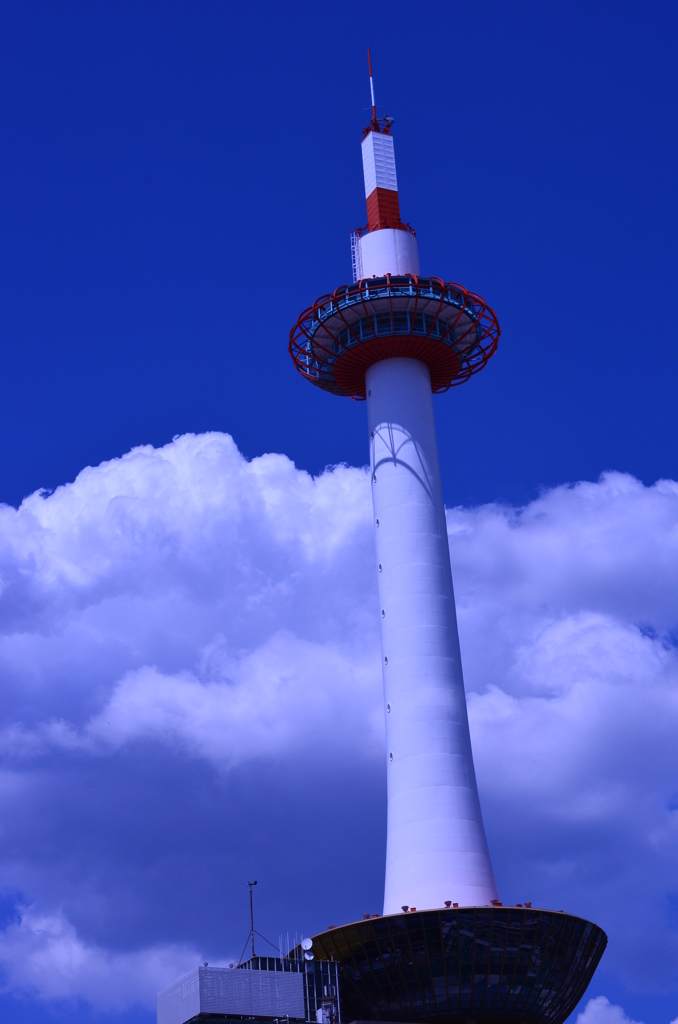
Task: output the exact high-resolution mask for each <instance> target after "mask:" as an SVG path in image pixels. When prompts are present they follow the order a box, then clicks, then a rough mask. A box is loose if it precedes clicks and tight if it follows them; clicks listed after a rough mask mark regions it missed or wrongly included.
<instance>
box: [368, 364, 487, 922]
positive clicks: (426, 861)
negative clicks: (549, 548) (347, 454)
mask: <svg viewBox="0 0 678 1024" xmlns="http://www.w3.org/2000/svg"><path fill="white" fill-rule="evenodd" d="M366 386H367V411H368V421H369V430H370V452H371V467H372V498H373V503H374V517H375V525H376V541H377V560H378V563H379V596H380V602H381V609H382V613H381V628H382V667H383V678H384V699H385V704H386V736H387V755H386V756H387V775H388V783H387V787H388V833H387V847H386V885H385V894H384V913H385V914H392V913H400V911H401V907H402V906H408V907H416V908H417V910H424V909H427V908H432V907H441V906H443V904H444V902H445V900H451V901H452V902H455V903H459V904H460V905H478V904H488V903H489V902H490V901H491V900H493V899H496V898H497V889H496V885H495V881H494V875H493V872H492V865H491V863H490V856H489V852H488V848H487V841H486V838H485V830H484V828H483V821H482V816H481V812H480V802H479V799H478V790H477V786H476V779H475V772H474V768H473V757H472V753H471V740H470V735H469V728H468V716H467V712H466V697H465V693H464V680H463V675H462V668H461V656H460V651H459V637H458V633H457V619H456V610H455V605H454V592H453V589H452V572H451V568H450V554H449V546H448V540H447V529H446V525H445V511H444V506H443V498H442V488H441V483H440V467H439V463H438V448H437V443H436V434H435V423H434V418H433V402H432V395H431V380H430V375H429V370H428V367H426V366H425V365H424V364H423V363H421V362H419V361H417V360H414V359H386V360H383V361H382V362H379V363H376V364H375V365H374V366H371V367H370V368H369V369H368V371H367V375H366Z"/></svg>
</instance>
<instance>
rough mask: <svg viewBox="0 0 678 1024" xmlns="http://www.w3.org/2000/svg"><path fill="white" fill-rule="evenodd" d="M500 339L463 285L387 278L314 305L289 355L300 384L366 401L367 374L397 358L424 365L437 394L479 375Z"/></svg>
mask: <svg viewBox="0 0 678 1024" xmlns="http://www.w3.org/2000/svg"><path fill="white" fill-rule="evenodd" d="M500 333H501V332H500V328H499V323H498V321H497V316H496V313H495V312H494V310H493V309H491V308H490V307H489V306H488V305H487V304H486V303H485V301H484V300H483V299H482V298H481V297H480V296H479V295H476V294H474V293H473V292H469V291H467V290H466V288H463V287H462V286H461V285H459V284H452V283H447V284H446V283H445V282H444V281H441V280H440V278H437V277H430V278H429V277H417V276H415V275H409V276H405V277H395V276H393V275H390V274H387V275H386V276H385V277H377V278H368V279H366V280H362V281H357V282H355V284H352V285H342V286H341V287H340V288H337V289H336V291H334V292H333V293H332V294H331V295H323V296H322V297H321V298H320V299H317V300H316V302H314V303H313V305H312V306H311V307H310V308H309V309H306V310H304V312H303V313H302V314H301V316H300V317H299V319H298V320H297V322H296V324H295V325H294V327H293V328H292V330H291V331H290V344H289V351H290V355H291V356H292V359H293V360H294V364H295V366H296V368H297V370H299V372H300V373H301V374H302V376H304V377H306V379H307V380H310V381H311V383H312V384H315V385H317V387H320V388H323V389H324V390H325V391H330V392H332V393H333V394H335V395H345V396H350V397H351V398H355V399H362V398H365V371H366V370H367V369H368V367H370V366H372V364H373V363H376V362H379V361H380V360H381V359H390V358H393V357H395V356H403V357H406V358H409V359H418V360H420V361H421V362H423V363H426V365H427V366H428V368H429V370H430V373H431V389H432V391H433V392H434V393H436V394H437V393H439V392H441V391H447V390H448V389H449V388H451V387H454V386H456V385H458V384H463V383H464V382H465V381H467V380H468V379H469V377H471V375H472V374H474V373H478V371H479V370H482V368H483V367H484V366H485V365H486V363H487V361H488V359H490V358H491V356H493V355H494V353H495V351H496V349H497V342H498V340H499V335H500Z"/></svg>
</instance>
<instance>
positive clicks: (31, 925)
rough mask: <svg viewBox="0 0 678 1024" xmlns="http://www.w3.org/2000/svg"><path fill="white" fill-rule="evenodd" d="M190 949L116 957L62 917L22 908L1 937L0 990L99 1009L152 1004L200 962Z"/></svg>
mask: <svg viewBox="0 0 678 1024" xmlns="http://www.w3.org/2000/svg"><path fill="white" fill-rule="evenodd" d="M199 962H200V961H199V958H198V954H197V953H196V952H194V951H193V950H190V949H188V948H186V947H177V946H158V947H151V948H148V949H144V950H141V951H140V952H131V953H116V952H111V951H109V950H106V949H102V948H101V947H97V946H93V945H88V944H87V943H84V942H83V941H82V940H81V939H80V938H79V937H78V935H77V934H76V931H75V929H74V928H73V926H72V925H71V924H70V923H69V922H68V921H67V920H66V919H65V918H64V917H63V915H62V914H51V915H48V914H40V913H38V912H37V911H36V910H35V909H34V908H31V907H24V908H21V914H20V919H19V920H18V921H17V922H15V923H13V924H11V925H9V927H8V928H6V929H5V930H4V931H3V932H1V933H0V963H2V968H3V973H4V975H5V978H4V984H3V985H2V987H0V991H5V992H7V991H13V992H16V991H22V992H26V993H29V994H31V995H37V996H38V998H40V999H48V1000H71V999H76V998H77V999H84V1000H86V1001H87V1002H88V1003H89V1004H90V1005H91V1006H93V1007H94V1008H95V1009H98V1010H108V1011H111V1010H122V1009H125V1008H127V1007H129V1006H131V1005H134V1004H141V1005H146V1006H153V1005H154V1003H155V998H154V995H153V994H154V993H155V992H158V991H161V990H162V989H163V988H165V987H166V986H167V985H168V984H170V982H172V981H174V980H175V979H176V978H177V977H181V975H182V974H186V973H187V972H188V971H190V970H192V969H193V968H194V967H196V966H197V964H198V963H199Z"/></svg>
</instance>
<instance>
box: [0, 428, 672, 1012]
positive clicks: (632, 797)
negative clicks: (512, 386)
mask: <svg viewBox="0 0 678 1024" xmlns="http://www.w3.org/2000/svg"><path fill="white" fill-rule="evenodd" d="M448 527H449V533H450V546H451V555H452V563H453V572H454V578H455V587H456V592H457V602H458V613H459V622H460V633H461V640H462V653H463V657H464V665H465V674H466V682H467V691H468V695H469V710H470V717H471V728H472V736H473V743H474V751H475V757H476V763H477V770H478V777H479V784H480V789H481V799H482V802H483V809H484V814H485V819H486V824H487V829H488V836H489V840H490V847H491V852H492V855H493V860H494V862H495V867H496V870H497V875H498V881H499V885H500V890H501V892H502V895H503V897H504V899H505V901H506V902H518V901H522V900H525V899H532V901H533V902H534V903H535V904H540V905H545V906H551V907H554V908H555V909H560V908H561V907H562V908H564V909H567V910H570V911H573V912H576V913H581V914H584V915H586V916H589V917H591V918H593V919H594V920H596V921H597V922H598V923H599V924H601V925H602V926H603V927H604V928H605V929H606V931H607V932H608V934H609V936H610V947H609V949H608V952H607V953H606V955H605V960H604V963H605V964H606V967H607V969H609V970H614V971H617V972H619V974H620V976H622V977H623V979H624V981H625V982H626V983H627V984H631V985H633V986H636V987H638V988H641V989H642V988H648V989H651V988H656V987H663V988H667V987H669V986H671V985H672V984H674V983H675V978H674V971H675V968H674V964H675V962H676V952H677V951H678V950H677V943H676V937H677V930H676V926H677V923H678V920H677V914H676V912H677V909H678V883H676V878H678V873H677V870H676V869H677V867H678V845H677V843H676V840H677V838H678V743H676V735H678V658H677V652H676V637H677V636H678V604H677V603H676V579H678V485H676V484H675V483H673V482H670V481H660V482H659V483H657V484H655V485H654V486H653V487H644V486H643V485H642V484H641V483H639V482H638V481H636V480H634V479H633V478H631V477H628V476H625V475H622V474H616V473H610V474H606V475H605V476H603V477H602V478H601V479H600V480H599V481H598V482H597V483H579V484H576V485H574V486H568V487H559V488H556V489H554V490H551V491H549V492H547V493H545V494H543V495H542V496H541V497H539V498H538V499H537V500H535V501H534V502H532V503H531V504H530V505H528V506H527V507H525V508H523V509H511V508H506V507H502V506H498V505H490V506H484V507H481V508H476V509H453V510H450V511H449V513H448ZM376 608H377V601H376V580H375V566H374V550H373V539H372V523H371V508H370V493H369V481H368V477H367V474H366V472H365V471H364V470H362V469H354V468H350V467H345V466H340V467H335V468H333V469H330V470H328V471H327V472H325V473H324V474H322V475H321V476H319V477H318V478H315V479H314V478H311V477H310V476H309V475H308V474H306V473H303V472H301V471H299V470H297V469H296V468H295V467H294V466H293V464H292V463H291V462H290V461H289V460H288V459H287V458H285V457H284V456H281V455H267V456H263V457H261V458H259V459H254V460H252V461H250V462H248V461H246V460H245V459H244V458H243V457H242V456H241V455H240V454H239V452H238V450H237V448H236V446H235V444H234V442H233V441H232V439H231V438H230V437H228V436H225V435H222V434H206V435H201V436H197V437H196V436H192V435H187V436H184V437H180V438H177V439H175V440H174V441H173V442H172V444H170V445H167V446H165V447H164V448H161V449H153V448H150V447H144V448H138V449H135V450H134V451H132V452H130V453H129V454H128V455H126V456H124V457H123V458H121V459H115V460H112V461H111V462H108V463H104V464H102V465H101V466H98V467H96V468H89V469H86V470H84V471H83V472H82V473H81V474H80V475H79V476H78V478H77V480H76V481H75V482H74V483H72V484H70V485H67V486H64V487H61V488H59V489H58V490H56V491H55V492H54V493H52V494H46V493H39V494H35V495H32V496H31V497H30V498H28V499H26V501H24V503H23V504H22V506H21V507H20V508H19V509H18V510H16V509H12V508H8V507H2V508H0V678H1V679H2V694H3V699H2V706H1V709H0V758H1V763H0V821H2V829H1V830H0V888H1V889H2V892H3V893H4V897H5V898H4V904H3V905H5V906H6V914H5V926H4V930H2V931H1V932H0V969H1V970H2V974H3V985H4V989H5V991H29V992H31V993H33V994H34V995H36V996H38V997H39V998H44V999H63V998H69V997H73V998H76V997H77V998H81V999H85V1000H87V1001H88V1002H89V1003H91V1005H92V1006H94V1007H96V1008H98V1009H111V1010H114V1009H120V1008H122V1007H124V1006H128V1005H132V1004H134V1003H137V1002H138V1003H141V1004H143V1005H151V1004H152V1002H153V999H154V995H155V992H156V991H157V989H158V988H161V987H162V986H163V985H164V984H166V983H167V982H169V981H170V980H172V979H173V978H174V977H175V976H176V975H177V974H180V973H182V972H183V971H184V970H186V969H188V968H190V967H192V966H194V964H195V963H197V962H198V960H199V959H202V957H203V955H205V954H208V953H209V952H210V951H211V953H212V955H211V956H209V959H210V960H211V962H214V960H215V959H218V958H219V957H224V958H228V957H232V956H238V955H239V953H240V949H239V946H240V945H242V940H243V938H244V936H242V937H241V936H240V931H242V928H241V927H240V924H238V926H237V927H236V925H235V924H234V925H233V927H231V924H230V923H229V922H230V921H231V919H232V918H234V919H235V917H237V914H238V913H239V911H237V907H236V905H235V901H236V900H237V899H239V898H240V896H239V895H238V894H239V892H240V888H242V880H243V879H244V878H245V877H246V876H248V874H249V871H250V870H255V867H256V870H260V871H261V872H262V878H263V877H266V878H267V879H268V880H269V882H268V885H269V889H268V891H269V893H270V894H271V895H270V898H269V905H268V910H263V907H262V913H264V915H266V914H268V915H269V916H268V918H267V917H265V916H264V922H265V927H266V928H267V929H269V937H272V938H273V939H275V940H276V941H277V939H278V935H279V933H280V931H281V930H284V928H285V926H286V923H289V922H290V921H291V920H292V922H293V927H297V924H298V926H299V927H300V928H304V929H306V931H307V932H312V931H314V930H316V929H317V928H321V927H325V926H326V924H327V920H326V918H327V919H334V920H335V923H339V921H340V920H342V919H348V918H350V917H353V916H356V915H357V914H359V913H360V912H362V910H363V903H367V901H368V900H369V901H371V902H370V904H368V906H369V907H370V908H371V909H373V910H379V909H381V908H380V905H379V900H380V898H381V892H380V886H381V872H382V870H383V846H382V844H383V834H384V822H383V816H384V807H383V786H384V750H383V723H382V699H381V680H380V666H379V639H378V622H377V618H376V614H375V609H376ZM356 835H360V837H361V843H360V856H359V857H357V855H356V844H355V837H356ZM320 850H322V852H323V856H322V857H320V858H319V857H318V852H319V851H320ZM320 865H323V867H322V868H321V867H320ZM323 871H324V872H325V873H326V874H327V873H328V872H329V876H330V877H329V878H327V879H326V880H325V882H323V881H322V875H323ZM309 873H311V876H312V877H313V879H314V884H313V885H310V886H309V884H308V877H309ZM330 882H331V884H329V883H330ZM210 887H211V888H210ZM330 890H331V892H330ZM208 891H209V892H211V893H212V894H213V898H212V899H207V898H206V892H208ZM274 892H275V896H274V895H273V893H274ZM214 894H216V895H214ZM263 894H264V890H263V889H262V896H263ZM215 907H217V908H218V911H215ZM294 914H296V915H297V916H296V917H294V916H293V915H294ZM330 915H331V916H330ZM238 920H239V919H238ZM243 922H244V918H243ZM246 927H247V924H246V922H245V931H246ZM263 927H264V926H263V925H262V928H263ZM238 929H240V930H238ZM601 1000H602V1001H601ZM615 1014H617V1016H615ZM620 1014H621V1016H620ZM612 1017H614V1021H613V1020H612ZM598 1021H600V1022H602V1024H608V1021H609V1024H624V1021H625V1018H624V1016H623V1011H622V1010H621V1009H620V1008H619V1007H614V1006H612V1005H611V1004H609V1003H608V1002H607V1000H605V999H604V998H603V997H598V998H597V999H593V1000H590V1001H589V1003H588V1004H587V1006H586V1008H585V1010H584V1011H583V1012H582V1013H581V1014H580V1019H579V1024H598Z"/></svg>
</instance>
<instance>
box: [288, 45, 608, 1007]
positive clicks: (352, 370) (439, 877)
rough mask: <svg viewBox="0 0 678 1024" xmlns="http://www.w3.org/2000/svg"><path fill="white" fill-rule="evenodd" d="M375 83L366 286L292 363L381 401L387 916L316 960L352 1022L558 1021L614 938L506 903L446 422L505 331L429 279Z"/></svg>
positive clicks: (362, 276) (331, 315)
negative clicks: (471, 706) (473, 688)
mask: <svg viewBox="0 0 678 1024" xmlns="http://www.w3.org/2000/svg"><path fill="white" fill-rule="evenodd" d="M368 59H369V51H368ZM369 71H370V89H371V98H372V118H371V120H370V122H369V124H368V125H367V127H366V128H365V129H364V131H363V139H362V164H363V172H364V180H365V197H366V201H367V225H366V226H365V227H364V228H361V229H359V230H356V231H353V232H351V254H352V262H353V283H352V284H350V285H341V286H340V287H338V288H336V289H335V291H334V292H332V293H331V294H328V295H324V296H322V297H321V298H320V299H318V300H317V301H316V302H314V304H313V305H312V306H311V307H310V308H309V309H306V310H305V311H304V312H303V313H302V314H301V316H300V317H299V319H298V320H297V323H296V324H295V326H294V327H293V329H292V331H291V333H290V354H291V356H292V358H293V360H294V363H295V365H296V368H297V369H298V371H299V372H300V373H301V374H302V376H304V377H305V378H306V379H307V380H308V381H310V382H311V383H312V384H315V385H316V386H317V387H320V388H323V389H324V390H325V391H329V392H331V393H332V394H334V395H341V396H346V397H350V398H353V399H365V400H366V404H367V422H368V433H369V447H370V470H371V486H372V500H373V508H374V530H375V539H376V569H377V578H378V586H379V618H380V623H381V646H382V651H381V654H382V675H383V685H384V713H385V721H386V771H387V795H388V807H387V844H386V874H385V891H384V907H383V916H382V917H380V918H378V919H376V918H377V915H370V914H366V915H364V920H363V921H359V922H354V923H352V924H348V925H342V926H340V927H337V928H334V926H331V927H330V928H329V929H328V930H327V931H326V932H324V933H322V934H320V935H318V936H315V937H314V938H313V942H312V945H313V955H314V956H316V957H322V958H323V959H326V960H328V961H329V960H334V961H338V962H339V963H340V964H341V965H342V970H343V971H344V976H343V981H342V986H343V988H342V991H344V988H345V993H344V996H343V997H342V998H343V999H344V1006H345V1012H344V1011H342V1013H343V1019H345V1020H347V1021H350V1020H354V1019H359V1020H382V1021H411V1022H414V1021H431V1020H438V1021H459V1020H462V1019H464V1020H470V1019H471V1018H472V1019H473V1021H474V1024H481V1022H482V1021H490V1020H493V1021H496V1020H499V1019H501V1020H502V1021H504V1022H506V1021H509V1020H510V1021H514V1022H516V1024H524V1022H528V1021H534V1022H539V1024H545V1022H549V1024H559V1022H562V1021H564V1020H565V1018H566V1017H567V1016H568V1014H569V1013H570V1012H572V1010H573V1009H574V1007H575V1006H576V1004H577V1002H578V1000H579V998H580V997H581V995H582V994H583V992H584V990H585V989H586V986H587V985H588V982H589V980H590V978H591V976H592V974H593V972H594V970H595V968H596V966H597V964H598V961H599V960H600V957H601V956H602V954H603V951H604V949H605V945H606V943H607V939H606V936H605V933H604V932H603V931H602V930H601V929H600V928H599V927H598V926H597V925H595V924H592V923H591V922H588V921H585V920H584V919H582V918H579V917H576V916H573V915H567V914H564V913H563V912H562V911H550V910H537V909H535V908H533V907H532V904H531V903H526V904H525V905H523V904H517V905H516V906H515V907H514V908H506V907H503V905H502V903H501V902H500V900H499V899H498V894H497V887H496V884H495V879H494V873H493V870H492V864H491V861H490V855H489V851H488V847H487V841H486V838H485V830H484V826H483V819H482V814H481V809H480V801H479V798H478V789H477V785H476V778H475V771H474V767H473V756H472V751H471V740H470V734H469V726H468V717H467V711H466V698H465V692H464V679H463V673H462V665H461V655H460V649H459V636H458V630H457V618H456V610H455V602H454V590H453V585H452V572H451V568H450V553H449V546H448V539H447V529H446V520H445V509H444V505H443V496H442V487H441V481H440V466H439V460H438V448H437V441H436V431H435V422H434V415H433V400H432V396H433V394H438V393H440V392H443V391H447V390H449V389H450V388H451V387H454V386H456V385H458V384H463V383H465V382H466V381H467V380H469V378H470V377H471V376H472V375H473V374H475V373H477V372H478V371H479V370H482V369H483V368H484V367H485V366H486V364H487V362H488V360H489V359H490V357H491V356H492V355H493V354H494V353H495V351H496V349H497V342H498V339H499V334H500V330H499V324H498V322H497V317H496V315H495V313H494V311H493V310H492V309H491V308H490V307H489V306H487V305H486V303H485V302H484V300H483V299H482V298H480V296H479V295H476V294H475V293H473V292H470V291H467V290H466V289H465V288H463V287H462V286H461V285H458V284H451V283H446V282H445V281H443V280H442V279H441V278H436V277H430V276H422V275H421V273H420V266H419V246H418V241H417V236H416V234H415V232H414V230H413V229H412V228H411V227H410V225H409V224H408V223H404V222H403V220H402V219H401V214H400V199H399V194H398V181H397V175H396V164H395V155H394V148H393V135H392V132H391V126H392V124H393V120H392V119H391V118H389V117H377V109H376V104H375V100H374V85H373V79H372V67H371V61H370V67H369ZM375 919H376V920H375ZM309 955H310V954H309Z"/></svg>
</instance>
